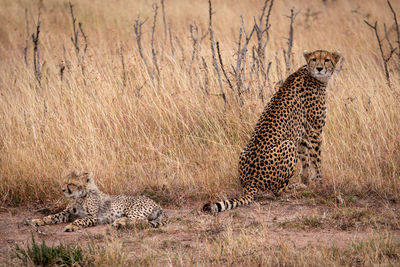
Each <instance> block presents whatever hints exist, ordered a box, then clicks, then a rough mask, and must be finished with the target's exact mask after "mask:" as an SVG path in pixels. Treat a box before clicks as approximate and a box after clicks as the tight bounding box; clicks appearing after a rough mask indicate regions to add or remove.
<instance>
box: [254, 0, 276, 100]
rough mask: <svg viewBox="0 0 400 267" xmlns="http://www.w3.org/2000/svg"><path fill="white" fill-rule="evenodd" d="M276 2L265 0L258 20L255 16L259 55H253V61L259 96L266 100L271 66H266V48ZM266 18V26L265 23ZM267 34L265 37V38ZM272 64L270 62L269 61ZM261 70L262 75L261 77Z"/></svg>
mask: <svg viewBox="0 0 400 267" xmlns="http://www.w3.org/2000/svg"><path fill="white" fill-rule="evenodd" d="M268 4H269V8H268V12H267V14H265V12H266V9H267V7H268ZM273 4H274V1H273V0H265V2H264V6H263V8H262V10H261V15H260V17H259V19H258V23H257V20H256V19H255V18H254V29H255V32H256V37H257V50H256V51H257V55H255V54H254V55H253V62H254V63H255V64H256V65H255V66H254V69H255V71H256V73H257V77H258V79H257V81H258V95H259V98H261V100H262V101H263V102H264V93H263V88H264V87H265V86H266V83H267V81H268V80H269V77H268V75H269V68H266V67H265V48H266V46H267V43H268V41H269V29H270V27H271V25H270V24H269V17H270V15H271V10H272V5H273ZM264 18H265V26H263V25H264V23H263V22H264ZM264 36H265V38H264ZM269 66H270V63H269ZM260 72H261V74H262V75H261V77H260Z"/></svg>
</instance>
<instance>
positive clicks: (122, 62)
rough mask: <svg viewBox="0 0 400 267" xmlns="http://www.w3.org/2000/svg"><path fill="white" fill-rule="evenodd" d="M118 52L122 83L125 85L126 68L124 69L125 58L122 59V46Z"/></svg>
mask: <svg viewBox="0 0 400 267" xmlns="http://www.w3.org/2000/svg"><path fill="white" fill-rule="evenodd" d="M119 54H120V56H121V65H122V85H123V86H124V87H125V86H126V69H125V60H124V51H123V47H122V46H121V48H120V49H119Z"/></svg>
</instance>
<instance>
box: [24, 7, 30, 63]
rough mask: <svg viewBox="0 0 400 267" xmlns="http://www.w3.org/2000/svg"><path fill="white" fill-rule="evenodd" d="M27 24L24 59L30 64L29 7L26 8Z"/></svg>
mask: <svg viewBox="0 0 400 267" xmlns="http://www.w3.org/2000/svg"><path fill="white" fill-rule="evenodd" d="M25 25H26V38H25V47H24V61H25V65H26V66H28V56H27V53H28V43H29V19H28V9H27V8H25Z"/></svg>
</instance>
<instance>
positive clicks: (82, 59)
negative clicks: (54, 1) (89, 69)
mask: <svg viewBox="0 0 400 267" xmlns="http://www.w3.org/2000/svg"><path fill="white" fill-rule="evenodd" d="M69 10H70V14H71V19H72V30H73V35H72V37H71V41H72V43H73V44H74V48H75V54H76V58H77V60H78V65H79V66H80V68H81V72H82V78H83V83H84V84H85V85H87V83H86V77H85V76H86V75H85V58H86V51H87V48H88V42H87V35H86V34H85V32H84V31H83V28H82V23H81V22H78V27H76V17H75V15H74V6H73V5H72V4H71V2H69ZM79 33H80V34H81V35H82V37H83V40H84V46H83V51H82V50H81V48H80V44H79Z"/></svg>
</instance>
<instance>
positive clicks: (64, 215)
mask: <svg viewBox="0 0 400 267" xmlns="http://www.w3.org/2000/svg"><path fill="white" fill-rule="evenodd" d="M70 215H71V211H70V207H67V208H66V209H65V210H63V211H61V212H59V213H56V214H52V215H49V216H46V217H43V218H42V219H33V220H32V221H31V223H32V224H33V225H35V226H42V225H46V224H57V223H65V222H69V221H70Z"/></svg>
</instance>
